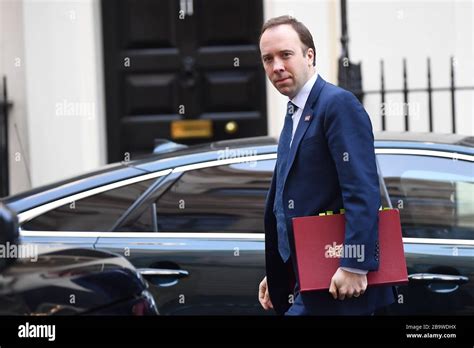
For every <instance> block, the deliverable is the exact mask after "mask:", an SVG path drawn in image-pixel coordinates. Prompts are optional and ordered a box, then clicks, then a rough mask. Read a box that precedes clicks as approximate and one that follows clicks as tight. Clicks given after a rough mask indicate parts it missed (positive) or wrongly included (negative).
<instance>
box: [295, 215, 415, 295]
mask: <svg viewBox="0 0 474 348" xmlns="http://www.w3.org/2000/svg"><path fill="white" fill-rule="evenodd" d="M344 229H345V215H344V214H335V215H323V216H305V217H298V218H293V233H294V236H295V246H296V260H297V264H298V273H299V280H300V288H301V291H311V290H324V289H329V286H330V284H331V278H332V276H333V275H334V273H335V272H336V270H337V269H338V267H339V261H340V257H342V256H343V255H344V256H348V257H354V258H356V259H358V260H363V258H364V257H365V251H364V250H363V246H361V245H354V246H352V245H351V246H344V245H343V242H344ZM407 282H408V275H407V266H406V262H405V255H404V252H403V240H402V232H401V227H400V215H399V212H398V210H397V209H389V210H380V211H379V269H378V271H373V272H369V273H368V274H367V283H368V286H375V285H397V284H405V283H407Z"/></svg>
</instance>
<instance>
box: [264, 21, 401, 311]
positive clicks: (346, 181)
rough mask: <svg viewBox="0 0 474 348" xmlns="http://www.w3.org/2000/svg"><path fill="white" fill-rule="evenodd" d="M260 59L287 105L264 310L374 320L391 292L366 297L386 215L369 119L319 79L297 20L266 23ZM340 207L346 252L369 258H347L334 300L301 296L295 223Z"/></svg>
mask: <svg viewBox="0 0 474 348" xmlns="http://www.w3.org/2000/svg"><path fill="white" fill-rule="evenodd" d="M260 51H261V57H262V62H263V66H264V68H265V72H266V74H267V76H268V78H269V79H270V81H271V82H272V84H273V85H274V86H275V88H276V89H277V90H278V91H279V92H280V93H281V94H283V95H285V96H287V97H288V98H289V102H288V108H287V112H286V116H285V122H284V127H283V130H282V132H281V135H280V139H279V143H278V158H277V163H276V166H275V171H274V173H273V179H272V184H271V188H270V191H269V193H268V196H267V202H266V208H265V259H266V273H267V275H266V277H265V278H264V279H263V280H262V282H261V283H260V286H259V300H260V303H261V305H262V306H263V308H265V309H266V310H268V309H270V308H273V309H274V310H275V311H276V312H277V313H278V314H286V315H370V314H372V313H373V312H374V311H375V310H376V309H377V308H379V307H383V306H386V305H389V304H390V303H392V302H393V301H394V292H393V289H392V287H390V286H388V287H374V288H367V276H366V274H367V272H368V271H373V270H377V268H378V210H379V207H380V192H379V182H378V174H377V169H376V162H375V153H374V144H373V141H374V138H373V133H372V125H371V123H370V119H369V116H368V115H367V113H366V111H365V110H364V108H363V107H362V105H361V104H360V103H359V101H358V100H357V99H356V98H355V97H354V95H353V94H352V93H350V92H348V91H345V90H343V89H341V88H339V87H336V86H334V85H332V84H330V83H328V82H326V81H324V80H323V78H322V77H321V76H319V75H318V73H317V71H316V50H315V47H314V42H313V38H312V36H311V33H310V32H309V30H308V29H307V28H306V27H305V26H304V25H303V24H302V23H300V22H298V21H297V20H296V19H294V18H292V17H290V16H281V17H277V18H273V19H270V20H269V21H267V22H266V23H265V24H264V25H263V27H262V32H261V36H260ZM342 208H344V209H345V217H346V229H345V240H344V244H345V245H351V246H360V247H361V248H360V249H361V250H364V257H363V258H360V257H359V258H355V257H347V256H346V255H344V256H343V257H342V258H341V260H340V267H339V268H338V270H337V271H336V272H335V274H334V276H333V277H332V280H331V283H330V284H328V286H329V291H311V292H304V293H303V292H300V291H299V285H298V274H297V269H296V260H295V247H294V237H293V227H292V218H293V217H298V216H308V215H315V214H317V213H319V212H324V211H327V210H332V211H339V210H340V209H342ZM362 248H363V249H362ZM314 271H315V272H317V271H318V270H317V269H315V270H314Z"/></svg>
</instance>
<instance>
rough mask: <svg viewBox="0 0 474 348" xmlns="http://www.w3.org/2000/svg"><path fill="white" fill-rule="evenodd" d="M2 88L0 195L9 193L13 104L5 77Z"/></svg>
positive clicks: (0, 108) (0, 109)
mask: <svg viewBox="0 0 474 348" xmlns="http://www.w3.org/2000/svg"><path fill="white" fill-rule="evenodd" d="M2 82H3V84H2V85H3V88H2V93H1V95H0V197H4V196H8V194H9V185H10V180H9V164H8V110H9V109H10V107H11V106H12V105H13V104H12V103H11V102H9V101H8V94H7V78H6V77H5V76H3V78H2Z"/></svg>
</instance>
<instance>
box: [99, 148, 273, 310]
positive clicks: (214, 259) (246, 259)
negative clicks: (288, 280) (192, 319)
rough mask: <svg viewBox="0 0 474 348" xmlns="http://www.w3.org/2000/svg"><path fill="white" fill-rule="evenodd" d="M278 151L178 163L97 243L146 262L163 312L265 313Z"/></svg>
mask: <svg viewBox="0 0 474 348" xmlns="http://www.w3.org/2000/svg"><path fill="white" fill-rule="evenodd" d="M275 158H276V154H270V155H259V156H253V157H252V158H251V159H250V157H249V158H247V157H238V156H237V157H233V158H227V159H218V160H216V161H210V162H206V163H199V164H197V165H189V166H185V167H180V168H175V170H174V171H173V173H172V174H170V175H169V176H168V177H167V178H166V180H164V181H163V182H161V183H160V185H158V187H156V189H154V190H153V191H152V192H150V193H149V194H147V195H144V196H143V197H142V203H141V205H140V206H139V207H137V208H136V209H135V210H134V211H133V212H131V213H130V216H129V217H128V218H127V220H126V221H123V223H122V224H121V225H120V226H117V228H116V230H117V232H113V233H110V234H108V235H105V234H104V235H101V236H100V238H99V240H98V242H97V244H96V248H99V249H107V250H109V251H115V252H117V253H120V254H122V255H124V256H125V257H127V258H128V259H129V261H130V262H131V263H132V264H134V265H135V267H137V268H139V269H141V272H142V274H143V275H145V276H146V278H147V279H148V280H149V283H150V284H151V291H152V292H153V293H154V295H155V296H154V297H155V300H156V302H157V304H158V308H159V311H160V313H161V314H164V315H169V314H178V315H206V314H212V315H226V314H264V311H263V309H262V308H261V306H260V304H259V302H258V296H257V295H258V285H259V283H260V281H261V280H262V278H263V277H264V275H265V255H264V248H265V246H264V230H263V213H264V206H265V199H266V194H267V191H268V188H269V186H270V181H271V176H272V173H273V168H274V166H275Z"/></svg>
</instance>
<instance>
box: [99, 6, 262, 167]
mask: <svg viewBox="0 0 474 348" xmlns="http://www.w3.org/2000/svg"><path fill="white" fill-rule="evenodd" d="M102 20H103V40H104V64H105V87H106V106H107V108H106V109H107V111H106V113H107V140H108V160H109V162H114V161H120V160H123V159H127V156H128V155H127V153H129V154H130V155H131V156H133V155H135V154H140V153H146V152H151V151H152V149H153V144H154V139H156V138H167V139H172V140H174V141H178V142H182V143H197V142H204V141H213V140H222V139H230V138H240V137H249V136H258V135H265V134H266V133H267V122H266V95H265V74H264V71H263V69H262V68H261V63H260V58H259V49H258V37H259V31H260V27H261V25H262V21H263V7H262V1H261V0H259V1H256V0H226V1H222V0H180V1H178V0H120V1H117V0H103V1H102Z"/></svg>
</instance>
